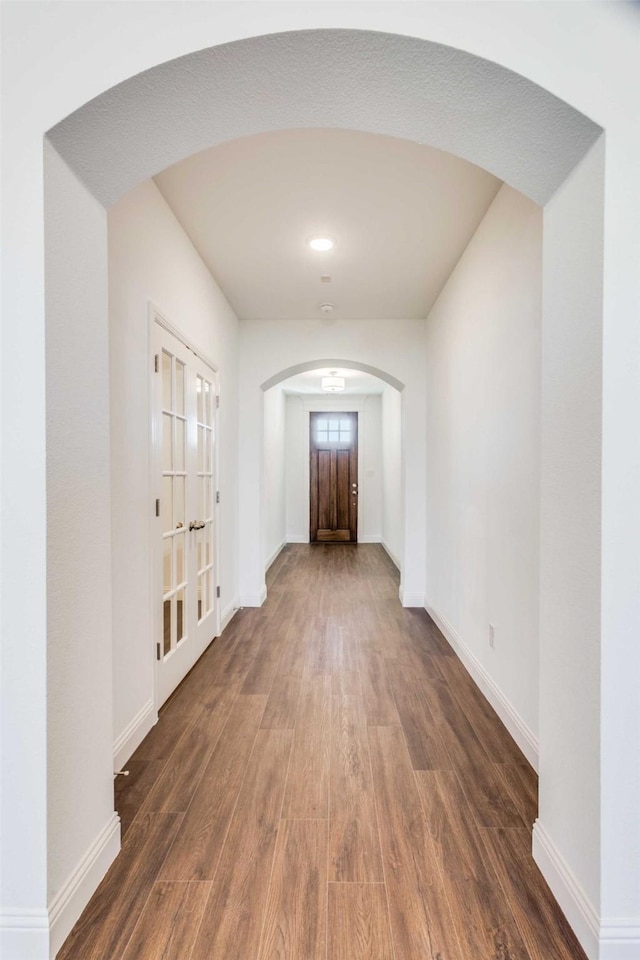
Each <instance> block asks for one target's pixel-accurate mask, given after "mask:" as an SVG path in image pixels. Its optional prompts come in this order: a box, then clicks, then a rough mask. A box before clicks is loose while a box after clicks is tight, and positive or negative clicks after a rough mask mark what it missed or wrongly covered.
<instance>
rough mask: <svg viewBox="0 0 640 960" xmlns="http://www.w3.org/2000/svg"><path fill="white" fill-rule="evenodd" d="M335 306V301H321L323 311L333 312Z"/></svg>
mask: <svg viewBox="0 0 640 960" xmlns="http://www.w3.org/2000/svg"><path fill="white" fill-rule="evenodd" d="M335 308H336V305H335V303H321V304H320V309H321V310H322V312H323V313H333V311H334V310H335Z"/></svg>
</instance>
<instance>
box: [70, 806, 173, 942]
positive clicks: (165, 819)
mask: <svg viewBox="0 0 640 960" xmlns="http://www.w3.org/2000/svg"><path fill="white" fill-rule="evenodd" d="M181 820H182V814H176V813H152V814H149V815H148V816H146V817H140V818H138V819H137V820H136V821H135V822H134V823H133V824H132V826H131V828H130V829H129V831H128V833H127V836H126V838H125V842H124V843H123V845H122V850H121V851H120V854H119V856H118V857H116V859H115V860H114V862H113V864H112V866H111V868H110V870H109V871H108V873H107V875H106V876H105V878H104V880H103V881H102V883H101V884H100V886H99V887H98V889H97V890H96V892H95V893H94V895H93V897H92V898H91V900H90V901H89V903H88V904H87V906H86V907H85V909H84V911H83V913H82V916H81V917H80V919H79V920H78V922H77V923H76V925H75V926H74V928H73V930H72V931H71V933H70V935H69V937H68V938H67V940H66V942H65V944H64V946H63V947H62V950H61V951H60V953H59V954H58V960H105V958H106V957H109V958H113V960H119V958H120V957H121V956H122V953H123V951H124V949H125V947H126V945H127V943H128V941H129V938H130V936H131V934H132V933H133V930H134V927H135V925H136V923H137V922H138V919H139V918H140V915H141V913H142V909H143V907H144V905H145V903H146V901H147V897H148V896H149V893H150V891H151V887H152V886H153V883H154V881H155V879H156V877H157V875H158V872H159V870H160V867H161V866H162V861H163V860H164V858H165V857H166V855H167V851H168V849H169V847H170V846H171V844H172V842H173V839H174V837H175V835H176V832H177V830H178V827H179V826H180V822H181Z"/></svg>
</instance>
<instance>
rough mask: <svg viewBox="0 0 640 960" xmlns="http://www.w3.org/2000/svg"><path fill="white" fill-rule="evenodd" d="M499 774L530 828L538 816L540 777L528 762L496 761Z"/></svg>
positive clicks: (495, 765)
mask: <svg viewBox="0 0 640 960" xmlns="http://www.w3.org/2000/svg"><path fill="white" fill-rule="evenodd" d="M494 767H495V769H496V770H497V772H498V774H499V776H500V777H501V779H502V780H503V781H504V783H505V784H506V785H507V790H508V791H509V793H510V794H511V796H512V798H513V802H514V803H515V805H516V807H517V808H518V811H519V813H520V816H521V817H522V821H523V823H524V825H525V827H527V829H528V830H532V829H533V824H534V822H535V819H536V817H537V816H538V778H537V777H536V775H535V773H534V771H533V770H532V768H531V767H530V766H529V764H528V763H496V764H494Z"/></svg>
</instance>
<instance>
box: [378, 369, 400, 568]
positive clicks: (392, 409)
mask: <svg viewBox="0 0 640 960" xmlns="http://www.w3.org/2000/svg"><path fill="white" fill-rule="evenodd" d="M381 413H382V543H383V544H384V546H385V547H386V549H387V552H388V553H389V554H390V555H391V557H392V558H393V560H394V562H395V563H396V565H397V566H398V568H400V567H401V564H402V560H401V558H402V546H403V523H402V518H403V511H404V502H403V498H404V491H403V483H402V396H401V395H400V393H399V392H398V391H397V390H396V389H395V388H394V387H390V386H386V387H385V389H384V393H383V394H382V411H381Z"/></svg>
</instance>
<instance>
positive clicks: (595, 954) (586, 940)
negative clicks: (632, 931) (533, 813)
mask: <svg viewBox="0 0 640 960" xmlns="http://www.w3.org/2000/svg"><path fill="white" fill-rule="evenodd" d="M533 859H534V860H535V861H536V863H537V864H538V866H539V868H540V871H541V872H542V876H543V877H544V878H545V880H546V881H547V883H548V884H549V887H550V888H551V892H552V893H553V895H554V897H555V898H556V900H557V901H558V904H559V906H560V909H561V910H562V912H563V913H564V915H565V917H566V918H567V920H568V921H569V925H570V926H571V928H572V929H573V931H574V933H575V935H576V936H577V938H578V940H579V941H580V943H581V944H582V947H583V949H584V951H585V953H586V954H587V956H588V957H589V960H604V958H601V957H600V952H599V944H598V939H599V930H600V921H599V918H598V914H597V911H596V910H595V908H594V906H593V904H592V903H591V902H590V901H589V898H588V897H587V895H586V893H585V892H584V890H583V889H582V887H581V886H580V884H579V883H578V881H577V880H576V878H575V877H574V875H573V873H572V872H571V870H570V868H569V866H568V864H567V862H566V861H565V859H564V858H563V857H562V855H561V854H560V853H559V851H558V850H557V849H556V847H555V845H554V843H553V841H552V840H551V838H550V837H549V835H548V833H547V832H546V830H545V829H544V827H543V826H542V824H541V823H540V820H536V822H535V823H534V825H533ZM629 957H630V960H631V955H629ZM636 957H637V954H636Z"/></svg>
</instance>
